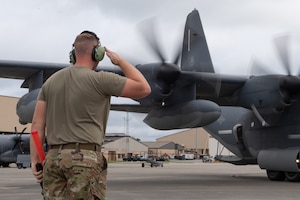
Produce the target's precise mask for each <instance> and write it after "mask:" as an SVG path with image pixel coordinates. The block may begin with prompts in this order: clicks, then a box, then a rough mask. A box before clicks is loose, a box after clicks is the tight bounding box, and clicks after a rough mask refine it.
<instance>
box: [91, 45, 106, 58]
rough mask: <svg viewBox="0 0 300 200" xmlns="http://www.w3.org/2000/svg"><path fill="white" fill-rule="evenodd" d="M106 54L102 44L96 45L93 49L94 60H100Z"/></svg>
mask: <svg viewBox="0 0 300 200" xmlns="http://www.w3.org/2000/svg"><path fill="white" fill-rule="evenodd" d="M104 55H105V49H104V47H102V46H101V45H98V46H95V48H94V49H93V54H92V58H93V60H95V61H97V62H99V61H101V60H102V59H103V58H104Z"/></svg>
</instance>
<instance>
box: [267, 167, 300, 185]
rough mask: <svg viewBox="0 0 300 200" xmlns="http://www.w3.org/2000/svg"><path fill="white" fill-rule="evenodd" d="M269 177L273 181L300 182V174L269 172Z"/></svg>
mask: <svg viewBox="0 0 300 200" xmlns="http://www.w3.org/2000/svg"><path fill="white" fill-rule="evenodd" d="M267 175H268V178H269V180H271V181H284V180H285V179H287V180H288V181H290V182H300V172H282V171H273V170H267Z"/></svg>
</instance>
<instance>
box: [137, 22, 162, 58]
mask: <svg viewBox="0 0 300 200" xmlns="http://www.w3.org/2000/svg"><path fill="white" fill-rule="evenodd" d="M138 28H139V29H138V30H139V32H140V33H141V35H142V36H143V38H144V40H145V42H146V43H147V44H148V45H149V47H150V48H151V50H152V52H153V53H154V54H155V55H156V56H157V57H158V58H159V59H160V61H161V62H162V63H164V62H165V60H166V59H165V56H164V55H163V53H162V51H161V50H160V49H161V48H160V47H159V45H158V41H157V34H156V28H155V23H154V19H153V18H150V19H146V20H144V21H142V22H140V23H139V24H138Z"/></svg>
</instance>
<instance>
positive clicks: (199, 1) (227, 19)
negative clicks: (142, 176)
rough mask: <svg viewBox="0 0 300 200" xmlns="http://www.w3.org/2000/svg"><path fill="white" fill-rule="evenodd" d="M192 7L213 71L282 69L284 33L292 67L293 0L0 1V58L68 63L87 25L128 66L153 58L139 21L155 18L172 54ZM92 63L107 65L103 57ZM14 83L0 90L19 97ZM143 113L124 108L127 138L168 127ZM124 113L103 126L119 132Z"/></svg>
mask: <svg viewBox="0 0 300 200" xmlns="http://www.w3.org/2000/svg"><path fill="white" fill-rule="evenodd" d="M195 8H196V9H197V10H198V11H199V13H200V17H201V20H202V24H203V27H204V31H205V34H206V39H207V42H208V46H209V49H210V54H211V57H212V61H213V64H214V67H215V71H216V72H217V73H224V74H241V75H245V74H246V75H249V69H250V68H251V63H252V62H253V60H256V61H259V62H260V63H262V64H263V65H264V66H266V67H268V68H269V69H270V70H271V71H273V72H276V73H283V70H282V65H281V63H280V61H279V59H278V57H277V54H276V52H275V50H274V46H273V39H274V38H275V37H276V36H278V35H281V34H289V35H290V40H289V44H290V46H289V58H290V63H291V66H292V73H293V74H298V71H300V70H299V68H300V58H299V56H298V55H299V53H300V45H299V44H300V35H299V34H300V20H299V10H300V1H298V0H263V1H262V0H243V1H238V0H185V1H183V0H123V1H120V0H109V1H107V0H88V1H87V0H51V1H46V0H44V1H42V0H26V1H24V0H14V1H11V0H2V1H1V7H0V19H1V31H0V44H1V45H0V59H1V60H18V61H39V62H55V63H68V53H69V51H70V50H71V46H72V43H73V41H74V38H75V36H76V35H77V34H79V33H80V32H82V31H83V30H91V31H94V32H95V33H97V34H98V36H99V37H100V40H101V43H102V44H103V45H104V46H106V47H108V48H110V49H111V50H113V51H116V52H118V53H119V54H120V55H121V56H123V57H125V58H128V59H130V60H131V61H132V62H134V64H146V63H150V62H156V61H158V60H157V58H156V57H155V56H153V54H152V53H151V51H150V50H149V48H148V47H147V45H146V44H145V43H144V41H143V40H142V39H141V36H140V35H139V34H138V31H137V24H138V23H139V22H141V21H142V20H144V19H147V18H149V17H155V19H156V22H157V31H158V32H157V35H158V36H159V41H160V44H161V48H162V50H163V51H164V52H165V54H166V56H167V58H168V59H169V60H172V59H173V57H174V54H175V52H176V48H177V47H178V44H181V42H182V37H183V28H184V23H185V20H186V16H187V15H188V14H189V12H191V11H192V10H193V9H195ZM100 65H105V66H111V63H110V62H109V60H108V59H107V58H105V59H104V61H103V62H101V63H100ZM21 83H22V81H15V80H8V79H0V95H7V96H16V97H21V96H22V95H24V94H25V93H26V92H27V90H26V89H20V85H21ZM114 101H116V100H115V99H114ZM117 101H120V99H118V100H117ZM121 101H124V100H122V99H121ZM143 118H144V115H142V114H132V113H130V114H129V121H128V122H129V123H128V124H129V134H130V135H131V136H133V137H137V138H140V139H142V140H143V141H149V140H150V141H151V140H152V141H154V140H155V139H156V138H158V137H162V136H164V135H167V134H170V133H173V132H174V131H156V130H154V129H152V128H149V127H147V125H145V124H144V123H143V122H142V119H143ZM125 119H126V113H123V112H111V115H110V119H109V125H108V130H107V132H124V131H125V130H126V126H125V125H126V123H125V122H126V120H125Z"/></svg>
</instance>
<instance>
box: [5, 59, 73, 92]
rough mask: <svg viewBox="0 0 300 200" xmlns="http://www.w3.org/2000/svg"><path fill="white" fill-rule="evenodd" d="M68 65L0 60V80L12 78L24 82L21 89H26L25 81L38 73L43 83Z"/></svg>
mask: <svg viewBox="0 0 300 200" xmlns="http://www.w3.org/2000/svg"><path fill="white" fill-rule="evenodd" d="M67 66H69V65H68V64H56V63H41V62H29V61H9V60H0V78H12V79H22V80H25V82H24V83H23V84H22V86H21V87H22V88H28V84H26V80H28V79H30V78H31V77H33V76H35V75H36V74H38V73H39V72H41V71H43V79H44V81H45V80H46V79H47V78H49V77H50V76H51V75H52V74H53V73H55V72H57V71H58V70H60V69H63V68H64V67H67Z"/></svg>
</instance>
